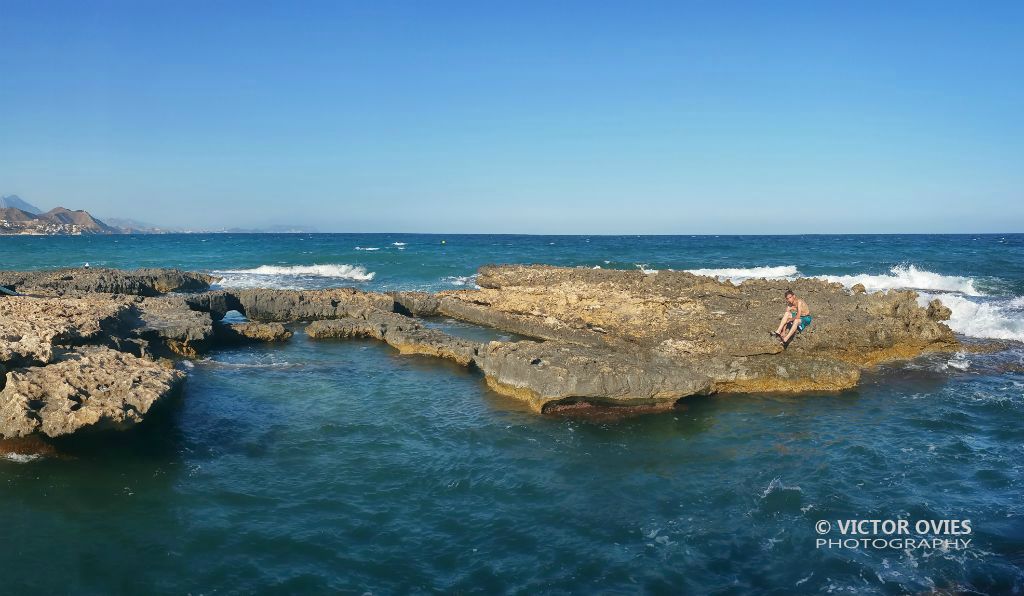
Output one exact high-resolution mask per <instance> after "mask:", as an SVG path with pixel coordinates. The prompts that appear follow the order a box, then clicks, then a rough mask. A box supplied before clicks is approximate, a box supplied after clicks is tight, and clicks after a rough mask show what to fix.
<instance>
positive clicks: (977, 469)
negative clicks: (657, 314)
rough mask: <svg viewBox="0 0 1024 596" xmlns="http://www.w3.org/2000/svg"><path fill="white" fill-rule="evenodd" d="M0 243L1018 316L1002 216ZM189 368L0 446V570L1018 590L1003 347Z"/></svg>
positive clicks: (281, 354) (452, 325)
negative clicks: (813, 366)
mask: <svg viewBox="0 0 1024 596" xmlns="http://www.w3.org/2000/svg"><path fill="white" fill-rule="evenodd" d="M442 239H443V240H446V241H447V242H446V243H445V244H444V245H442V244H441V243H440V242H441V240H442ZM395 243H402V244H395ZM357 247H358V249H357ZM371 248H376V249H378V250H364V249H371ZM0 261H2V263H3V264H2V267H3V268H9V269H25V268H38V267H53V266H65V265H80V264H82V263H83V262H90V264H92V265H96V266H101V265H102V266H116V267H137V266H177V267H182V268H187V269H201V270H208V271H213V272H218V273H217V274H218V275H219V276H222V277H223V278H224V279H223V280H222V282H221V283H222V284H224V285H233V286H239V285H252V286H258V285H262V286H271V287H273V286H276V287H324V286H331V285H354V286H356V287H361V288H365V289H372V290H386V289H395V288H420V289H431V290H436V289H455V288H459V287H472V284H473V278H472V275H473V273H474V271H475V269H476V268H477V267H478V266H479V265H482V264H485V263H502V262H545V263H553V264H559V265H580V266H587V267H594V266H600V267H606V268H637V267H640V268H643V269H645V270H647V271H649V272H650V274H652V275H654V274H656V273H654V271H655V270H663V269H670V268H671V269H677V270H678V269H688V270H693V269H701V270H708V271H704V273H707V274H713V275H721V276H727V277H730V278H732V279H737V280H738V279H743V278H745V277H749V276H754V275H758V276H759V275H768V276H775V277H790V276H794V275H798V274H799V275H813V276H825V277H829V278H830V279H834V280H836V281H840V282H842V283H845V284H848V285H852V284H853V283H864V284H865V285H867V286H868V287H869V289H879V290H881V289H889V288H897V287H914V288H918V289H919V290H920V291H921V292H922V293H923V294H924V295H926V296H927V297H939V298H940V299H942V300H943V301H944V302H946V303H947V304H948V305H950V306H951V308H953V310H954V318H953V320H952V321H951V325H952V326H953V327H954V329H955V330H957V331H958V332H960V333H961V334H962V335H964V337H965V338H968V339H970V338H990V339H991V338H1001V339H1007V340H1013V339H1018V340H1019V339H1024V298H1022V296H1024V236H1021V235H1005V236H902V237H894V236H807V237H799V236H797V237H726V236H723V237H689V236H686V237H634V236H628V237H599V236H595V237H543V236H443V237H442V236H424V235H401V234H393V235H281V236H276V235H266V236H249V235H189V236H184V235H182V236H120V237H79V238H0ZM812 307H813V305H812ZM771 323H772V324H774V322H771ZM434 324H437V325H439V326H442V327H444V328H446V329H448V330H449V331H451V332H453V333H457V334H464V335H469V336H472V337H475V338H478V339H485V338H487V337H497V336H499V335H501V333H500V332H494V331H490V330H483V329H480V328H476V327H473V326H469V325H465V324H460V323H456V322H453V321H446V320H443V319H440V320H437V321H435V322H434ZM295 329H296V331H300V330H301V326H297V327H296V328H295ZM188 369H189V373H190V376H189V380H188V381H187V383H186V386H185V389H184V391H183V393H182V395H181V396H180V398H177V399H175V400H173V401H170V402H167V403H164V404H162V407H161V408H160V409H159V411H158V412H156V413H155V414H154V415H153V416H151V417H150V418H149V419H148V420H147V422H146V423H145V424H143V425H141V426H140V427H139V428H138V429H136V430H134V431H132V432H128V433H121V434H114V435H100V436H94V437H83V438H74V439H72V440H68V441H64V442H62V443H61V444H60V445H59V447H60V453H61V455H60V456H51V457H44V458H39V459H35V460H30V461H25V459H24V458H9V459H0V528H3V536H4V542H3V543H4V544H5V546H4V550H3V556H2V557H0V591H5V592H10V593H24V592H25V591H27V590H32V591H41V592H58V593H65V592H74V593H97V594H106V593H169V594H183V593H194V594H198V593H250V592H276V593H320V592H331V591H341V592H350V593H358V594H362V593H365V592H370V593H375V594H383V593H410V592H411V593H433V592H438V593H449V592H462V593H488V594H489V593H559V594H560V593H579V594H590V593H595V592H602V593H630V594H631V593H644V592H646V593H722V594H747V593H761V592H766V593H775V594H792V593H821V592H826V593H858V594H859V593H882V594H901V593H920V592H930V591H933V590H940V591H947V592H953V591H957V590H961V591H974V592H982V593H992V594H1004V593H1020V592H1022V591H1024V497H1022V494H1024V492H1022V489H1024V467H1022V466H1024V464H1022V462H1024V446H1022V445H1024V373H1022V371H1024V350H1021V349H1020V347H1019V346H1018V345H1017V344H1011V347H1010V349H1009V350H1006V351H1003V352H1000V353H998V354H992V355H979V354H958V355H955V356H952V357H951V356H948V355H946V356H942V357H938V356H931V357H928V358H922V359H920V360H917V361H914V362H912V363H909V364H906V365H899V366H887V367H881V368H879V369H877V370H874V371H872V372H870V373H869V374H867V375H866V376H865V379H864V383H863V384H862V385H861V386H860V387H858V388H857V389H856V390H853V391H848V392H843V393H840V394H822V395H802V396H781V395H758V396H745V395H731V396H719V397H702V398H692V399H688V400H686V401H685V402H684V405H683V406H681V407H680V408H678V409H677V410H675V411H673V412H669V413H663V414H655V415H647V416H640V417H635V418H628V419H622V420H607V419H590V418H587V419H583V418H560V417H542V416H537V415H534V414H532V413H530V412H528V411H525V410H524V409H523V408H522V407H521V406H520V405H519V404H518V403H517V402H515V401H514V400H510V399H508V398H505V397H502V396H499V395H496V394H493V393H491V392H490V391H488V390H487V388H486V386H485V385H484V383H483V382H482V379H481V378H480V377H479V376H478V375H476V374H474V373H472V372H469V371H466V370H464V369H462V368H460V367H458V366H455V365H451V364H449V363H446V362H439V361H436V360H434V359H428V358H425V357H415V356H414V357H408V356H400V355H398V354H397V352H395V351H394V350H392V349H391V348H389V347H388V346H386V345H383V344H380V343H376V342H370V341H347V342H326V343H315V344H314V343H312V342H309V341H308V340H307V338H306V337H305V336H304V335H303V334H302V333H301V332H299V333H297V334H296V336H295V337H294V338H293V339H292V341H291V342H290V343H288V344H287V345H284V346H270V347H268V346H257V347H243V348H237V349H229V350H220V351H217V352H215V353H213V354H211V355H210V356H209V357H207V358H204V359H202V360H198V361H196V362H194V363H192V364H191V365H190V366H188ZM850 518H853V519H897V518H902V519H907V520H911V523H913V522H914V521H915V520H938V519H969V520H970V521H971V527H972V529H973V531H972V533H971V534H970V535H969V536H966V538H970V539H971V541H972V542H971V544H970V545H969V546H968V547H967V548H964V549H961V550H956V549H948V550H941V549H896V548H873V547H867V548H853V549H835V548H833V549H826V548H818V547H816V542H815V541H816V539H818V538H820V535H819V534H818V533H817V532H816V524H817V522H818V521H819V520H831V522H832V523H833V524H835V522H836V520H839V519H850ZM835 532H836V530H834V529H833V530H832V531H831V533H830V534H829V536H830V537H831V536H834V534H835Z"/></svg>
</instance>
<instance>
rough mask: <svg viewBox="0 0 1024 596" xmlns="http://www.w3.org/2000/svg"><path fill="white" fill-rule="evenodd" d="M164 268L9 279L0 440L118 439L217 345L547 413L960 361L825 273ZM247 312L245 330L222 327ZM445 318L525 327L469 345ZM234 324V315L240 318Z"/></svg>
mask: <svg viewBox="0 0 1024 596" xmlns="http://www.w3.org/2000/svg"><path fill="white" fill-rule="evenodd" d="M215 281H216V278H213V277H211V276H208V275H205V274H200V273H190V272H183V271H177V270H167V269H144V270H138V271H119V270H111V269H61V270H55V271H38V272H27V273H25V272H0V285H4V286H5V287H7V288H9V289H11V290H13V291H15V292H18V293H21V294H24V296H2V297H0V373H2V374H3V376H2V377H0V440H3V439H10V438H14V437H30V436H46V437H54V436H59V435H63V434H68V433H72V432H77V431H78V430H80V429H85V428H124V427H126V426H130V425H132V424H135V423H137V422H139V421H141V420H142V419H143V418H144V417H145V414H146V412H147V411H148V410H149V408H150V407H151V406H152V405H153V404H154V403H156V402H157V401H159V400H160V399H161V398H162V397H164V396H166V395H168V394H169V393H171V392H172V391H174V389H175V388H176V387H177V386H178V385H180V383H181V381H182V380H183V378H184V375H183V373H182V372H180V371H177V370H174V368H173V360H174V359H177V358H182V357H186V358H191V357H196V356H198V355H200V354H202V353H204V352H206V351H209V350H211V349H215V348H216V347H218V346H220V345H229V344H237V343H240V342H251V341H257V342H279V341H287V340H288V339H289V338H290V337H291V335H292V331H291V330H290V329H289V328H287V327H286V326H285V324H286V323H299V322H305V323H307V325H306V326H305V333H306V334H307V335H308V336H309V337H310V338H311V339H314V340H320V341H324V340H344V339H349V338H370V339H374V340H378V341H383V342H385V343H387V344H388V345H390V346H392V347H394V348H395V349H397V350H398V351H399V352H401V353H402V354H420V355H426V356H431V357H436V358H443V359H447V360H451V361H453V362H455V363H458V364H460V365H462V366H467V367H469V368H472V369H474V370H478V371H479V372H480V373H482V374H483V376H484V378H485V380H486V383H487V385H488V386H489V387H491V388H492V389H493V390H495V391H497V392H499V393H502V394H504V395H507V396H510V397H513V398H516V399H519V400H522V401H523V402H525V403H526V404H528V405H529V406H530V407H531V408H532V409H533V410H535V411H537V412H547V411H552V410H555V409H559V408H566V407H573V406H575V405H581V404H583V405H587V406H604V407H610V408H625V409H636V410H652V409H653V410H657V409H664V408H670V407H672V406H673V405H675V404H676V403H677V402H678V401H679V400H680V399H683V398H685V397H687V396H691V395H708V394H716V393H736V392H822V391H838V390H843V389H848V388H850V387H853V386H855V385H856V384H857V383H858V382H859V379H860V375H861V371H862V370H864V369H865V368H867V367H870V366H873V365H875V364H877V363H880V362H886V361H891V360H903V359H910V358H914V357H917V356H918V355H920V354H922V353H925V352H932V351H955V350H957V349H959V348H960V344H959V342H958V340H957V338H956V337H955V336H954V334H953V333H952V331H951V330H950V329H949V328H948V327H947V326H946V325H945V324H943V323H942V321H943V320H947V319H948V318H949V314H950V313H949V309H948V308H946V307H945V306H943V305H942V304H941V303H940V302H938V301H933V302H932V303H931V304H929V305H927V306H925V307H922V306H920V305H918V303H917V295H916V294H915V293H914V292H895V291H893V292H888V293H874V294H870V293H867V292H865V291H863V288H854V289H853V290H849V291H848V290H846V289H845V288H843V287H842V286H840V285H839V284H834V283H828V282H825V281H822V280H816V279H799V280H796V281H793V282H781V281H768V280H750V281H747V282H744V283H742V284H732V283H730V282H728V281H725V282H721V281H718V280H716V279H713V278H708V277H700V276H696V275H692V274H689V273H684V272H660V273H657V274H645V273H644V272H642V271H618V270H592V269H583V268H561V267H550V266H543V265H531V266H518V265H517V266H486V267H482V268H481V269H480V271H479V273H478V277H477V283H478V285H479V288H478V289H473V290H457V291H447V292H440V293H436V294H432V293H424V292H392V293H387V294H383V293H374V292H363V291H360V290H357V289H353V288H332V289H326V290H303V291H300V290H273V289H240V290H210V285H211V284H212V283H214V282H215ZM789 287H791V288H793V289H794V290H795V291H796V292H797V293H798V294H799V295H800V296H801V297H802V298H804V299H805V300H806V301H807V302H808V304H809V305H810V306H811V308H812V312H813V314H814V323H813V324H812V325H811V327H810V329H809V330H807V331H805V332H804V333H801V334H800V335H798V336H797V338H796V339H795V340H794V341H793V342H792V344H791V345H790V346H789V348H788V349H785V350H784V349H783V347H782V346H781V345H780V344H779V342H778V341H777V340H776V339H774V338H772V337H771V336H770V335H769V333H768V332H769V330H771V329H774V327H775V326H776V325H777V323H778V319H779V316H780V315H781V312H782V310H783V299H782V293H783V291H784V290H785V289H786V288H789ZM231 311H237V312H238V313H240V314H242V315H244V316H245V317H246V318H247V319H248V322H244V323H228V322H225V320H224V319H225V316H226V315H227V314H228V313H229V312H231ZM434 316H444V317H450V318H454V319H458V320H461V321H465V322H469V323H473V324H476V325H481V326H485V327H489V328H492V329H495V330H501V331H504V332H510V333H514V334H517V335H520V336H523V337H525V338H526V339H522V340H519V341H490V342H484V343H480V342H474V341H471V340H468V339H464V338H461V337H455V336H453V335H450V334H448V333H445V332H443V331H441V330H439V329H436V328H434V327H431V326H430V325H429V324H428V321H427V320H426V319H424V317H434ZM229 320H230V319H229Z"/></svg>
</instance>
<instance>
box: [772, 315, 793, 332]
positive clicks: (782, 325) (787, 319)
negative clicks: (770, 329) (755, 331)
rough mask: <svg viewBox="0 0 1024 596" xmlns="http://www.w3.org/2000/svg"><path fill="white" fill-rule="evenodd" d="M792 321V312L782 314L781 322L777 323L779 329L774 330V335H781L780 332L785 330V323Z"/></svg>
mask: <svg viewBox="0 0 1024 596" xmlns="http://www.w3.org/2000/svg"><path fill="white" fill-rule="evenodd" d="M791 320H793V311H790V310H787V311H786V312H784V313H782V320H781V321H779V328H778V329H776V330H775V335H782V330H783V329H785V328H786V323H788V322H790V321H791Z"/></svg>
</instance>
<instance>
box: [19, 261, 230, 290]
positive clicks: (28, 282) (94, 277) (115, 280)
mask: <svg viewBox="0 0 1024 596" xmlns="http://www.w3.org/2000/svg"><path fill="white" fill-rule="evenodd" d="M215 281H217V278H215V277H212V276H210V275H206V274H203V273H192V272H189V271H179V270H177V269H136V270H134V271H122V270H119V269H96V268H90V269H85V268H78V269H46V270H41V271H0V285H4V286H7V287H10V288H12V289H14V290H16V291H18V292H20V293H23V294H33V293H42V294H48V295H59V296H63V295H66V294H76V293H79V294H80V293H88V292H101V293H106V294H134V295H138V296H159V295H161V294H165V293H167V292H194V291H201V290H206V289H209V287H210V284H212V283H213V282H215Z"/></svg>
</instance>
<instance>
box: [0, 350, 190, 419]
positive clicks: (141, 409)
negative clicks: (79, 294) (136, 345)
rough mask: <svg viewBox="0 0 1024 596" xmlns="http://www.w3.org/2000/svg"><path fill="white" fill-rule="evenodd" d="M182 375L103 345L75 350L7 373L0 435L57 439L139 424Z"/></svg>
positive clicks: (0, 394)
mask: <svg viewBox="0 0 1024 596" xmlns="http://www.w3.org/2000/svg"><path fill="white" fill-rule="evenodd" d="M183 379H184V374H183V373H181V372H179V371H176V370H173V369H170V368H167V367H164V366H161V365H159V364H157V363H155V362H152V361H149V360H144V359H142V358H138V357H136V356H132V355H131V354H126V353H124V352H118V351H116V350H112V349H110V348H106V347H95V346H92V347H83V348H76V349H74V350H72V351H70V352H68V353H65V354H62V355H61V356H60V357H59V358H57V359H56V360H55V361H54V362H53V363H51V364H48V365H46V366H38V367H31V368H25V369H21V370H16V371H12V372H9V373H8V374H7V379H6V380H7V382H6V384H5V386H4V388H3V391H0V438H4V439H11V438H18V437H25V436H28V435H31V434H33V433H40V434H43V435H46V436H48V437H57V436H60V435H66V434H70V433H73V432H75V431H77V430H79V429H81V428H85V427H89V428H92V429H123V428H126V427H129V426H132V425H134V424H137V423H138V422H141V421H142V419H143V417H144V416H145V414H146V412H148V411H149V409H150V407H152V405H153V404H154V403H155V402H156V401H157V400H159V399H160V398H162V397H164V396H165V395H167V394H168V393H170V392H171V391H172V390H173V389H174V388H175V387H176V386H177V385H178V384H179V383H180V382H181V381H182V380H183Z"/></svg>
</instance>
